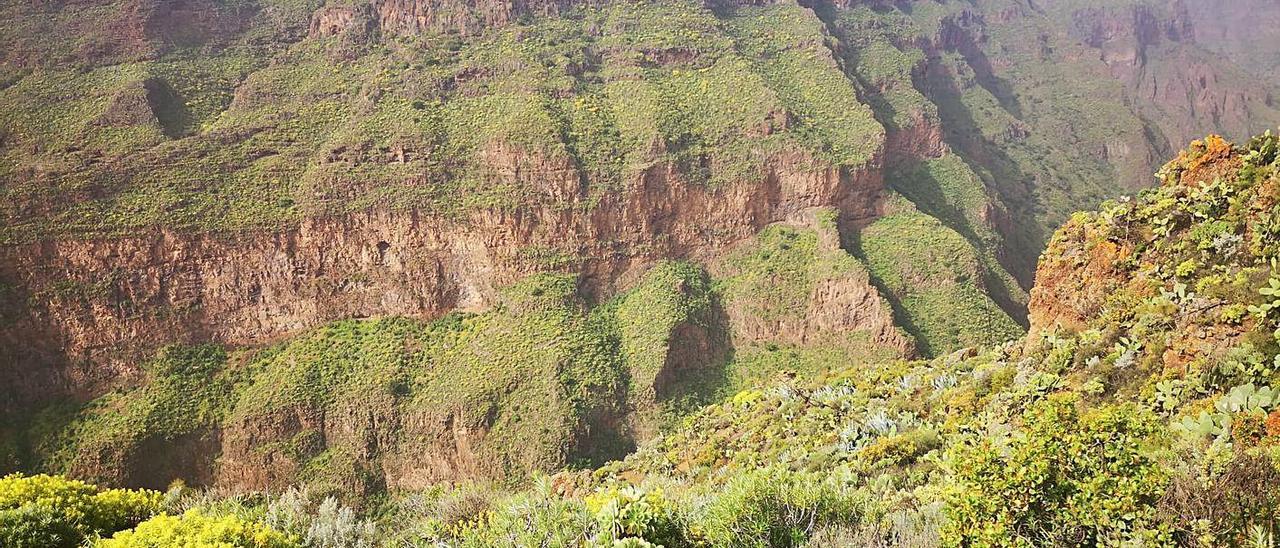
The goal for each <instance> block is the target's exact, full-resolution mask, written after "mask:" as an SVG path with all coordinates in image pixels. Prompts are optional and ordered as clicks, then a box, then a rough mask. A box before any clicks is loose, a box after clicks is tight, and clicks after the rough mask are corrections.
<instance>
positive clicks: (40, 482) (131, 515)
mask: <svg viewBox="0 0 1280 548" xmlns="http://www.w3.org/2000/svg"><path fill="white" fill-rule="evenodd" d="M161 498H162V497H161V494H160V493H157V492H155V491H145V490H143V491H134V490H128V489H108V490H105V491H99V490H98V488H97V487H96V486H94V485H90V484H88V483H85V482H82V481H76V480H70V479H67V478H63V477H60V476H48V475H43V474H41V475H35V476H25V475H22V474H11V475H8V476H4V477H3V478H0V546H5V547H10V548H23V547H33V548H34V547H41V548H46V547H54V548H59V547H72V546H78V545H80V544H81V542H82V541H83V540H84V539H86V538H91V537H94V536H98V535H108V534H111V533H113V532H115V531H119V530H121V529H127V528H129V527H132V526H133V525H134V524H136V523H138V522H140V521H142V520H144V519H147V518H148V517H150V516H152V515H153V514H155V513H156V512H158V511H159V510H160V503H161Z"/></svg>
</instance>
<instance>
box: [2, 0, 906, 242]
mask: <svg viewBox="0 0 1280 548" xmlns="http://www.w3.org/2000/svg"><path fill="white" fill-rule="evenodd" d="M293 9H295V7H289V8H288V9H287V10H283V11H281V12H280V13H281V14H284V15H285V16H286V17H292V15H290V14H292V13H294V12H293V11H292V10H293ZM276 23H278V22H273V21H270V20H268V19H267V18H261V19H255V20H253V21H251V22H250V24H249V26H248V28H247V29H246V30H245V31H244V34H243V35H238V36H234V37H232V38H231V39H230V41H229V42H227V43H226V44H219V45H218V46H217V47H216V48H214V51H213V52H211V53H206V52H204V50H198V51H197V50H190V49H183V48H174V49H173V50H172V51H169V52H166V53H164V54H162V55H160V56H159V57H158V58H156V59H155V60H147V61H142V60H130V61H129V62H125V63H121V64H114V65H110V66H104V67H101V68H94V69H92V70H89V71H87V72H84V71H76V70H68V69H65V68H63V67H50V68H49V69H46V70H40V71H35V72H31V73H22V74H20V75H18V76H17V80H16V81H15V82H13V83H12V85H7V86H5V87H3V88H0V105H5V107H6V108H4V109H3V111H4V114H3V115H0V121H2V122H5V124H4V125H5V126H6V128H8V129H7V130H6V132H5V135H4V140H3V142H4V146H3V149H0V159H2V160H3V161H0V165H3V166H4V169H3V170H0V177H3V182H4V184H3V186H2V187H0V189H2V193H3V194H2V195H3V196H4V197H5V199H6V200H8V201H9V202H10V203H13V204H15V205H20V204H35V203H39V204H43V205H42V206H41V207H42V208H45V207H47V208H50V209H48V210H45V209H41V211H40V213H39V214H38V215H36V214H28V212H25V211H26V210H25V208H21V207H19V208H17V209H15V210H14V211H13V212H12V213H14V214H15V215H16V217H14V218H13V219H12V221H11V222H9V223H6V226H5V227H4V228H3V233H0V241H4V242H18V241H27V240H30V239H32V238H37V237H44V236H51V235H61V236H72V237H84V236H90V235H102V234H106V235H118V234H124V233H127V232H130V231H134V230H136V229H137V228H139V227H146V226H150V225H157V224H159V225H165V226H170V227H175V228H181V229H184V230H236V229H241V228H259V227H267V226H270V227H279V226H281V225H284V224H290V223H293V222H296V221H298V220H299V219H301V218H304V217H308V216H314V215H322V214H332V213H345V212H351V211H360V210H364V209H368V208H370V207H389V208H417V209H419V210H423V211H426V212H430V213H433V214H438V215H442V216H460V215H466V214H467V213H469V212H471V211H474V210H477V209H489V208H503V209H508V208H516V207H522V206H529V205H534V204H537V206H538V207H543V206H546V205H548V204H550V203H552V202H558V201H559V200H562V199H563V198H564V197H555V196H548V195H545V194H544V193H542V192H540V191H539V190H538V189H537V185H536V184H535V183H536V180H535V179H537V178H541V177H553V176H556V177H558V176H559V175H555V173H559V172H561V171H563V170H565V169H568V170H569V171H571V172H572V173H573V174H574V175H571V176H570V177H571V178H573V179H579V180H580V181H582V182H583V183H585V186H586V188H587V189H589V190H588V193H587V195H585V196H570V197H569V198H571V199H573V200H575V201H581V202H582V203H583V204H585V206H586V207H590V204H593V203H595V200H596V199H597V198H598V197H599V196H600V194H601V193H605V192H617V191H618V190H619V188H621V183H622V182H623V181H626V180H630V179H633V178H635V177H636V176H638V174H639V173H641V172H642V171H643V170H645V169H648V168H650V167H652V166H655V165H662V164H670V165H674V166H676V167H677V168H678V169H679V170H680V171H681V172H683V174H684V175H685V177H686V178H688V179H689V180H691V181H693V182H696V183H702V184H707V185H713V186H721V185H731V184H739V183H750V182H753V181H755V180H758V179H759V178H760V177H761V176H762V175H763V174H764V171H763V170H764V168H765V166H766V165H767V163H768V161H769V158H772V157H776V155H777V154H779V153H781V152H783V151H786V150H793V151H802V152H803V153H804V154H805V155H807V156H809V157H811V158H813V159H814V160H813V161H814V162H815V165H819V164H821V165H830V166H834V167H837V168H849V169H856V168H861V167H863V166H865V165H866V164H867V163H868V162H869V161H870V160H871V159H872V158H873V157H874V155H875V154H876V152H877V150H878V147H879V143H880V142H881V141H882V139H883V129H882V128H881V127H880V125H879V124H878V123H877V122H876V120H875V119H874V118H873V117H872V115H871V112H870V110H869V109H868V108H866V107H865V106H863V105H861V104H860V103H859V102H858V101H857V99H856V94H855V93H854V89H853V87H852V85H851V83H850V82H849V81H848V80H847V79H846V78H845V77H844V75H843V73H842V72H841V71H840V70H838V68H837V67H836V66H835V65H834V60H833V58H832V53H831V50H830V49H829V48H828V45H827V44H826V43H824V42H823V41H821V40H818V41H814V40H813V38H812V37H813V36H815V35H821V29H822V23H821V21H819V20H818V19H816V18H815V17H814V16H813V14H812V13H810V12H808V11H807V10H804V9H802V8H799V7H798V6H789V7H788V6H777V7H769V8H752V9H743V10H738V11H735V12H734V13H732V14H730V15H722V14H719V13H717V12H715V11H712V10H709V9H707V8H705V7H702V6H701V5H700V4H697V3H693V2H685V1H675V0H668V1H664V2H657V3H653V4H646V5H645V6H643V7H640V6H632V5H629V4H627V3H618V4H614V5H606V6H602V7H595V8H586V7H583V8H575V9H572V10H570V11H569V13H567V14H565V15H563V16H561V17H551V18H539V19H529V20H524V21H522V22H521V23H519V24H515V25H512V26H510V27H508V28H503V29H501V30H495V31H493V32H489V33H484V34H482V35H480V36H475V37H470V38H468V39H466V40H461V41H459V40H458V39H456V38H451V39H447V40H445V39H438V38H439V37H435V36H421V37H414V38H409V37H403V38H397V39H388V40H385V41H383V42H381V43H377V44H367V45H363V46H359V47H355V48H354V49H352V50H346V49H345V48H346V46H344V45H342V43H340V42H341V40H342V39H341V38H331V39H326V38H310V39H306V40H302V41H300V42H297V43H293V44H289V43H287V42H272V41H271V39H272V38H271V35H268V36H266V37H264V36H259V35H258V32H259V30H261V29H260V28H259V25H272V24H276ZM277 39H278V38H277ZM268 60H269V62H268ZM51 105H58V107H57V108H56V110H52V111H51V110H50V109H51ZM50 120H53V122H50ZM51 158H52V159H56V161H51ZM103 159H109V160H110V161H109V162H107V161H103ZM108 164H110V165H111V166H112V167H111V168H110V170H108V169H106V168H105V167H104V166H106V165H108ZM87 189H93V190H94V192H92V193H89V194H86V193H85V191H86V190H87ZM561 205H563V204H561Z"/></svg>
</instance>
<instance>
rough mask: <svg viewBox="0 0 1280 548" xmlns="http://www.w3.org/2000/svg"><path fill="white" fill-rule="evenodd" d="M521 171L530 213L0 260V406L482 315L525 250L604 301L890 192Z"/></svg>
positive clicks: (667, 170)
mask: <svg viewBox="0 0 1280 548" xmlns="http://www.w3.org/2000/svg"><path fill="white" fill-rule="evenodd" d="M508 153H509V154H515V152H514V151H508ZM499 160H500V158H499ZM522 176H531V177H534V178H539V179H541V180H542V181H543V185H544V186H543V187H542V188H541V190H540V191H539V195H538V197H537V198H536V200H537V201H538V202H539V204H540V205H539V206H537V207H528V208H520V209H517V210H484V211H479V212H477V213H474V214H473V215H471V216H470V217H468V218H466V219H461V220H454V219H442V218H436V217H429V216H425V215H422V214H420V213H418V212H416V211H412V210H410V211H369V212H366V213H362V214H356V215H350V216H345V217H341V218H319V219H310V220H307V221H305V222H303V223H302V224H301V225H300V226H297V227H296V228H290V229H288V230H284V231H280V232H275V233H243V234H217V235H215V234H189V233H178V232H172V231H168V230H164V229H156V230H153V231H151V232H149V233H146V234H142V235H139V236H136V237H130V238H123V239H113V240H91V241H77V240H59V241H45V242H39V243H35V244H29V245H22V246H16V247H9V248H5V249H3V250H0V256H3V259H2V260H0V280H2V281H3V282H4V285H5V286H6V287H7V288H10V289H9V290H8V291H5V292H4V293H3V295H0V299H5V300H6V302H4V303H3V304H4V306H3V308H4V309H5V310H6V311H7V312H6V314H7V315H9V316H12V317H8V318H6V321H5V322H4V323H3V325H0V341H3V345H0V346H3V348H5V349H6V350H5V352H7V353H8V355H7V356H5V359H4V364H5V365H4V366H3V367H0V378H3V380H4V382H6V383H7V385H9V386H14V387H15V390H12V391H6V392H5V397H6V398H8V400H7V401H4V402H2V403H3V407H4V408H6V409H11V408H13V406H20V405H21V404H23V403H25V402H30V401H32V400H33V399H34V398H37V397H39V398H47V397H50V396H51V395H56V394H74V395H77V396H80V397H86V396H92V395H95V394H99V393H101V392H102V391H103V390H104V389H105V388H106V387H108V386H111V385H113V384H115V383H118V382H119V381H120V380H122V379H121V377H123V378H125V379H127V378H129V377H130V376H132V375H134V374H135V373H136V369H135V366H136V364H137V362H138V361H139V359H140V357H142V356H145V355H147V354H148V353H149V352H151V351H152V350H154V349H155V348H157V347H159V346H161V345H163V344H169V343H174V342H195V341H215V342H221V343H226V344H232V345H245V344H255V343H261V342H264V341H271V340H274V339H277V338H279V337H283V336H286V335H288V334H291V333H295V332H298V331H300V330H303V329H306V328H308V327H312V326H316V325H319V324H322V323H326V322H329V321H332V320H336V319H340V318H351V317H357V318H358V317H371V316H385V315H407V316H425V317H432V316H436V315H440V314H442V313H444V312H446V311H449V310H453V309H463V310H468V309H470V310H477V309H483V308H487V307H489V306H491V305H492V304H493V303H494V302H495V299H496V290H495V288H496V287H500V286H503V285H505V284H509V283H511V282H514V281H515V280H517V279H519V278H521V277H523V276H524V275H527V274H528V273H531V272H533V271H536V270H538V269H539V265H538V264H537V262H536V260H535V259H533V258H530V257H529V256H528V255H527V254H525V253H522V250H525V249H527V248H530V247H544V248H548V247H549V248H554V249H561V250H565V251H566V252H568V253H569V254H570V255H571V256H580V257H582V259H581V263H580V264H577V265H573V267H574V268H575V269H577V270H579V271H581V272H583V277H584V279H585V280H586V283H587V284H588V287H587V290H588V291H589V292H597V293H603V294H608V293H610V292H612V291H614V290H615V287H616V286H615V283H616V281H617V280H619V279H620V278H622V277H624V276H625V275H626V274H627V273H628V272H629V271H635V270H637V269H643V268H644V267H645V266H646V265H649V264H652V262H653V261H655V260H658V259H662V258H671V257H677V258H678V257H690V258H705V257H711V256H715V255H716V254H717V253H718V252H719V250H721V249H723V248H725V247H726V246H728V245H730V244H732V243H733V242H735V241H738V240H741V239H744V238H747V237H749V236H751V235H753V234H755V233H756V232H757V231H758V230H759V229H760V228H761V227H763V226H765V225H767V224H769V223H773V222H777V221H782V220H786V219H788V218H791V217H793V216H796V215H799V214H801V213H802V212H803V211H804V210H806V209H807V208H811V207H817V206H832V207H835V208H837V210H838V211H840V212H841V216H842V222H843V223H846V224H847V225H848V226H856V225H858V224H860V223H864V222H865V221H866V220H868V219H870V218H871V217H873V216H874V215H875V214H876V211H877V208H878V207H879V200H880V196H881V191H882V186H883V181H882V179H881V175H880V171H879V169H878V168H877V167H876V166H868V168H866V169H864V170H862V171H858V172H853V173H848V172H843V171H841V170H838V169H834V168H830V167H823V166H822V165H821V164H820V163H819V162H816V161H814V160H813V159H812V158H809V157H807V156H805V155H803V154H800V153H785V154H782V155H780V156H778V157H776V158H775V159H774V160H772V161H771V162H770V165H769V169H768V170H767V176H766V177H765V178H764V180H763V181H758V182H757V181H752V182H742V183H740V184H734V185H729V186H727V187H724V188H717V189H708V188H706V187H703V186H700V185H695V184H690V183H689V182H687V181H685V180H684V179H683V178H682V176H681V175H680V173H679V172H678V171H677V170H676V169H675V168H674V167H673V166H656V167H654V168H652V169H650V170H648V171H646V172H644V173H643V174H642V175H641V176H639V177H637V178H635V179H634V180H633V181H632V182H631V184H630V186H629V188H627V189H625V190H624V191H621V192H619V193H617V194H611V195H608V196H606V197H604V198H603V199H602V200H601V203H599V204H598V205H596V206H595V207H594V208H584V207H583V206H582V205H579V204H581V203H583V202H584V201H585V200H586V199H587V196H586V191H585V190H583V189H580V188H579V185H578V182H577V180H576V178H573V177H570V176H568V175H567V174H566V175H564V176H561V177H559V178H557V177H555V176H554V175H551V174H547V173H546V172H541V173H540V174H538V173H535V174H529V173H525V174H524V175H522ZM557 181H558V182H557ZM709 227H715V228H716V230H714V231H710V230H708V228H709ZM28 305H29V306H28Z"/></svg>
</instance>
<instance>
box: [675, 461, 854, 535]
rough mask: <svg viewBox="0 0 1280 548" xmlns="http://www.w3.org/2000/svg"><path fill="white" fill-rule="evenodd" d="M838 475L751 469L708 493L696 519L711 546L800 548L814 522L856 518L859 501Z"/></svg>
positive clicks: (838, 522)
mask: <svg viewBox="0 0 1280 548" xmlns="http://www.w3.org/2000/svg"><path fill="white" fill-rule="evenodd" d="M840 476H841V474H839V473H836V474H830V475H829V474H827V473H822V474H817V473H801V472H791V471H788V470H784V469H779V468H767V469H764V470H759V471H755V472H750V473H747V474H745V475H742V476H738V477H736V478H734V479H732V480H730V481H729V483H728V484H727V485H725V486H724V488H723V489H721V490H720V491H719V492H718V493H717V494H716V495H714V496H713V497H711V498H710V500H708V501H707V502H706V503H705V505H704V507H703V508H702V509H701V511H700V512H699V514H700V515H698V518H699V519H697V520H696V523H697V524H698V526H699V527H700V528H701V529H702V531H703V535H704V536H705V537H706V541H707V543H708V544H710V545H712V546H724V547H730V546H733V547H760V548H764V547H768V548H782V547H792V546H803V545H804V544H805V543H806V542H807V541H808V537H809V535H810V534H811V533H812V532H813V531H814V529H815V528H816V527H817V526H821V525H827V526H831V527H837V526H839V525H849V524H855V523H856V522H857V521H858V518H859V517H860V515H861V513H862V512H861V509H862V505H861V504H860V502H861V500H862V499H861V498H859V497H856V496H852V493H850V492H847V491H846V490H845V489H844V488H843V485H840V481H841V480H840Z"/></svg>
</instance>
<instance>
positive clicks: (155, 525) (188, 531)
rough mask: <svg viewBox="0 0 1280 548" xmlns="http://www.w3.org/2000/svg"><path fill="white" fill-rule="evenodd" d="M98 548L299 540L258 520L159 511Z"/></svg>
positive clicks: (214, 546)
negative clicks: (162, 512)
mask: <svg viewBox="0 0 1280 548" xmlns="http://www.w3.org/2000/svg"><path fill="white" fill-rule="evenodd" d="M95 546H96V547H97V548H168V547H179V546H181V547H183V548H230V547H234V548H300V547H301V546H302V543H301V542H300V541H299V540H298V539H297V538H296V537H290V536H287V535H285V534H284V533H281V532H279V531H276V530H274V529H272V528H270V527H268V526H266V525H263V524H261V523H257V522H253V521H247V520H245V519H242V518H239V517H236V516H230V515H228V516H221V517H213V516H208V515H205V514H204V513H202V512H200V511H199V510H188V511H187V512H186V513H184V514H182V515H181V516H170V515H168V514H160V515H158V516H156V517H153V518H151V519H149V520H147V521H144V522H142V523H140V524H138V526H137V527H136V528H134V529H132V530H128V531H121V532H119V533H116V534H115V535H114V536H112V537H111V538H109V539H105V540H101V541H98V543H97V544H95Z"/></svg>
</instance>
